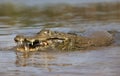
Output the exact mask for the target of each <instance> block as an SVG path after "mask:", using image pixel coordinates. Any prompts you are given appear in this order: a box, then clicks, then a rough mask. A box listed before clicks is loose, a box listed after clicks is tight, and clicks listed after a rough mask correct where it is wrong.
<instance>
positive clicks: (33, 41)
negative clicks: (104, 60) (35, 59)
mask: <svg viewBox="0 0 120 76" xmlns="http://www.w3.org/2000/svg"><path fill="white" fill-rule="evenodd" d="M97 35H98V36H97ZM14 40H15V42H16V43H17V44H18V46H17V47H16V50H17V51H20V52H29V51H40V50H46V49H49V48H51V49H58V50H76V49H77V50H79V49H86V48H89V47H98V46H108V45H110V44H111V43H112V42H113V38H112V35H111V34H109V33H108V32H101V31H99V32H96V33H94V34H93V35H91V36H90V37H86V36H78V35H73V34H67V33H62V32H56V31H50V30H41V31H40V32H39V33H37V34H36V35H34V36H31V37H28V36H21V35H17V36H16V37H15V38H14Z"/></svg>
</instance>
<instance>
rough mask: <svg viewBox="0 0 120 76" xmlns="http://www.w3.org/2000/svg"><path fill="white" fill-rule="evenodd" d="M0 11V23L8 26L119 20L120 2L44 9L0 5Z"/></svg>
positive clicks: (7, 4) (56, 6)
mask: <svg viewBox="0 0 120 76" xmlns="http://www.w3.org/2000/svg"><path fill="white" fill-rule="evenodd" d="M0 10H1V11H0V22H2V23H5V24H9V25H16V24H25V25H32V24H35V23H39V22H47V21H67V20H71V19H79V20H88V21H94V20H97V21H102V20H103V21H104V20H106V21H109V20H114V21H119V20H120V2H116V3H90V4H80V5H70V4H54V5H46V6H44V7H41V6H37V5H36V6H27V5H23V4H21V5H17V4H13V3H0Z"/></svg>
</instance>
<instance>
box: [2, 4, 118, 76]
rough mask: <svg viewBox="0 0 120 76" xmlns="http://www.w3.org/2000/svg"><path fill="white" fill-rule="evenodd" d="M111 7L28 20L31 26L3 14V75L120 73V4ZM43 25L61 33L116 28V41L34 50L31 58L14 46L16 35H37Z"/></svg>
mask: <svg viewBox="0 0 120 76" xmlns="http://www.w3.org/2000/svg"><path fill="white" fill-rule="evenodd" d="M116 4H117V3H116ZM101 6H102V7H101ZM107 6H108V7H107ZM107 6H106V4H103V5H101V4H96V5H93V7H89V8H84V9H83V8H81V10H79V11H78V10H74V12H73V13H72V14H74V13H75V16H71V17H68V16H66V17H68V18H70V19H66V17H63V20H59V19H58V20H54V19H53V18H52V19H53V20H51V18H50V20H48V21H43V22H39V19H38V18H37V19H38V22H36V23H33V24H31V23H29V21H28V24H29V25H28V24H27V25H24V24H23V23H19V22H18V21H16V23H13V22H14V21H12V23H11V19H10V17H6V16H4V17H0V76H120V71H119V70H120V22H119V21H120V11H119V7H117V6H119V3H118V4H117V5H114V4H113V5H112V8H111V7H110V6H109V5H107ZM100 7H101V8H100ZM116 7H117V8H116ZM81 11H82V12H81ZM76 12H77V13H76ZM57 18H59V17H57ZM64 18H65V19H64ZM28 19H29V17H28ZM15 20H16V19H15ZM26 20H27V19H26ZM23 21H24V20H23ZM25 22H26V21H25ZM12 24H13V25H12ZM43 28H49V29H51V30H55V31H60V32H71V31H72V32H74V31H76V32H77V31H79V32H84V31H88V30H89V31H92V30H103V31H113V32H115V35H114V43H113V44H112V45H111V46H107V47H99V48H96V49H88V50H76V51H70V52H51V50H49V52H32V53H30V57H29V58H24V57H22V54H21V53H16V51H15V50H14V49H11V48H12V47H14V46H15V45H16V44H15V42H14V37H15V36H16V35H17V34H35V33H37V32H39V31H40V30H41V29H43Z"/></svg>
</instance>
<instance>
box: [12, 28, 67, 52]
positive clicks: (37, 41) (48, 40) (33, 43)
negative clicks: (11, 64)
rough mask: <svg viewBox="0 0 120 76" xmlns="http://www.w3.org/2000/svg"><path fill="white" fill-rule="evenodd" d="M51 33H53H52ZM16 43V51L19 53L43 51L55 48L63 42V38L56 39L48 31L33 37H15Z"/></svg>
mask: <svg viewBox="0 0 120 76" xmlns="http://www.w3.org/2000/svg"><path fill="white" fill-rule="evenodd" d="M52 32H53V31H52ZM14 41H15V42H16V43H17V46H16V50H17V51H20V52H26V51H27V52H29V51H38V50H45V49H46V48H48V47H55V46H57V45H58V44H62V43H64V42H65V39H64V38H59V37H58V38H57V37H56V36H54V35H53V34H51V33H50V32H48V30H46V31H45V30H44V31H41V32H40V33H38V34H37V35H35V36H33V37H32V36H30V37H28V36H23V35H17V36H16V37H15V38H14Z"/></svg>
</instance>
